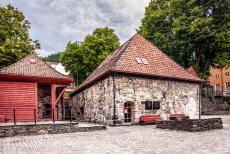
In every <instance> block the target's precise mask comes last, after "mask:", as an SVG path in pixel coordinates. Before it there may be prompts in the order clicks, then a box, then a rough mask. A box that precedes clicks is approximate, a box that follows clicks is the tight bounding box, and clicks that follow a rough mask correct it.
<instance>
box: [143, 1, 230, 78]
mask: <svg viewBox="0 0 230 154" xmlns="http://www.w3.org/2000/svg"><path fill="white" fill-rule="evenodd" d="M139 31H140V32H141V33H142V35H144V36H145V37H146V38H147V39H149V40H150V41H151V42H153V43H154V44H156V45H157V46H158V47H159V48H161V49H162V50H163V51H165V52H166V53H167V54H168V55H170V56H171V57H172V58H173V59H174V60H176V61H177V62H178V63H179V64H181V65H182V66H184V67H188V66H190V65H193V66H195V68H196V69H197V70H198V72H199V74H200V75H201V76H202V77H204V78H205V77H207V75H208V70H209V67H210V66H211V65H214V64H215V61H214V59H215V58H216V57H217V56H218V55H219V54H222V53H224V52H227V53H229V52H230V51H229V49H230V1H229V0H208V1H206V0H187V1H184V0H164V1H162V0H152V1H151V2H150V3H149V5H148V7H146V11H145V16H144V18H143V19H142V25H141V26H140V29H139ZM227 58H230V57H227Z"/></svg>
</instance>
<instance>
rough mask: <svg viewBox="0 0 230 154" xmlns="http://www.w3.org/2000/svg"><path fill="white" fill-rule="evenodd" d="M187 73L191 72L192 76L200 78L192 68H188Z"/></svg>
mask: <svg viewBox="0 0 230 154" xmlns="http://www.w3.org/2000/svg"><path fill="white" fill-rule="evenodd" d="M186 71H187V72H189V73H190V74H192V75H194V76H195V77H199V76H198V75H197V73H196V71H195V70H194V68H193V67H192V66H190V67H189V68H187V69H186Z"/></svg>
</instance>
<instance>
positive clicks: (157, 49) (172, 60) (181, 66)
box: [138, 33, 199, 79]
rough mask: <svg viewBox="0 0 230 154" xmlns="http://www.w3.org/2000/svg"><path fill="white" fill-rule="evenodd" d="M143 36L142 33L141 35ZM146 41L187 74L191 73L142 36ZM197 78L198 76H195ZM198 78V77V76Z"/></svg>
mask: <svg viewBox="0 0 230 154" xmlns="http://www.w3.org/2000/svg"><path fill="white" fill-rule="evenodd" d="M138 34H139V35H141V34H140V33H138ZM141 36H142V37H143V35H141ZM143 38H144V39H145V40H146V41H147V42H148V43H150V44H152V45H153V46H154V47H155V48H156V49H157V50H159V51H161V53H163V54H164V55H165V56H166V57H167V58H169V59H170V60H171V61H172V62H174V63H175V64H176V65H177V66H179V67H180V68H181V69H183V70H184V71H185V72H186V73H187V74H189V75H191V74H190V73H189V72H187V71H186V69H185V68H184V67H182V66H181V65H180V64H178V63H177V61H176V60H174V59H173V58H172V57H170V56H169V55H167V54H166V53H165V52H164V51H163V50H161V49H160V48H158V47H157V46H156V45H155V44H154V43H152V42H150V41H149V40H147V39H146V38H145V37H143ZM196 78H198V77H196ZM198 79H199V78H198Z"/></svg>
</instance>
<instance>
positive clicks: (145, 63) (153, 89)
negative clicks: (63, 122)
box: [71, 33, 203, 123]
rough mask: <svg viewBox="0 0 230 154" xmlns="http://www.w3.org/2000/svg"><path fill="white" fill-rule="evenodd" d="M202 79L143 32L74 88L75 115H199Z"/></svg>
mask: <svg viewBox="0 0 230 154" xmlns="http://www.w3.org/2000/svg"><path fill="white" fill-rule="evenodd" d="M202 82H203V80H201V79H199V78H198V77H196V76H193V75H192V74H190V73H188V72H187V71H186V70H184V69H183V68H182V67H181V66H179V65H178V64H177V63H176V62H174V61H173V60H172V59H171V58H169V57H168V56H167V55H165V54H164V53H163V52H162V51H161V50H160V49H158V48H157V47H156V46H154V45H153V44H151V43H150V42H149V41H147V40H146V39H145V38H143V37H142V36H141V35H140V34H138V33H137V34H136V35H134V36H133V37H132V38H131V39H129V40H128V41H127V42H125V43H124V44H123V45H121V46H120V47H119V48H118V49H117V50H115V51H114V52H112V53H111V54H110V55H109V56H108V57H107V58H106V59H105V60H104V61H103V62H102V63H101V64H100V65H99V66H98V67H97V68H96V70H95V71H94V72H93V73H92V74H91V75H90V76H89V77H88V78H87V79H86V80H85V81H84V82H83V83H82V84H81V85H80V86H79V87H78V88H77V89H76V91H74V92H73V93H72V94H71V96H72V99H73V104H74V105H73V115H74V116H75V117H76V118H79V119H82V120H86V121H93V122H95V121H96V122H102V123H112V122H114V121H116V122H128V123H136V122H138V121H139V117H140V116H141V115H143V114H160V115H161V117H162V118H164V119H167V118H168V116H169V114H173V113H184V114H186V115H188V116H190V118H198V117H199V111H200V104H199V100H200V91H199V85H200V84H201V83H202Z"/></svg>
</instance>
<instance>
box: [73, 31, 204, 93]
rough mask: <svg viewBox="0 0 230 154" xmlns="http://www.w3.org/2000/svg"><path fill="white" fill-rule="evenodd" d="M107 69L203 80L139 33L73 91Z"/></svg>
mask: <svg viewBox="0 0 230 154" xmlns="http://www.w3.org/2000/svg"><path fill="white" fill-rule="evenodd" d="M110 72H121V73H128V74H139V75H145V76H153V77H161V78H166V79H176V80H181V81H187V82H188V81H190V82H203V80H202V79H200V78H198V77H195V76H193V75H192V74H190V73H188V72H187V71H186V70H185V69H184V68H183V67H181V66H180V65H178V64H177V63H176V62H175V61H173V60H172V59H171V58H169V57H168V56H167V55H166V54H164V53H163V52H162V51H161V50H160V49H159V48H157V47H156V46H154V45H153V44H152V43H150V42H149V41H147V40H146V39H145V38H144V37H142V36H141V35H140V34H139V33H137V34H135V35H134V36H133V37H132V38H130V39H129V40H128V41H127V42H125V43H124V44H123V45H121V46H120V47H119V48H118V49H116V50H115V51H114V52H112V53H111V54H110V55H109V56H108V57H107V58H106V59H105V60H104V61H103V62H102V63H101V64H100V65H99V66H98V67H97V68H96V69H95V70H94V71H93V73H91V74H90V75H89V77H88V78H87V79H86V80H85V81H84V82H83V83H82V84H81V85H80V86H79V87H78V89H77V90H76V91H75V92H74V93H77V92H78V91H80V90H81V89H83V88H84V87H86V86H87V85H89V84H92V83H93V82H94V81H96V80H97V79H100V78H101V77H103V76H104V75H106V74H107V73H110Z"/></svg>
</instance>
